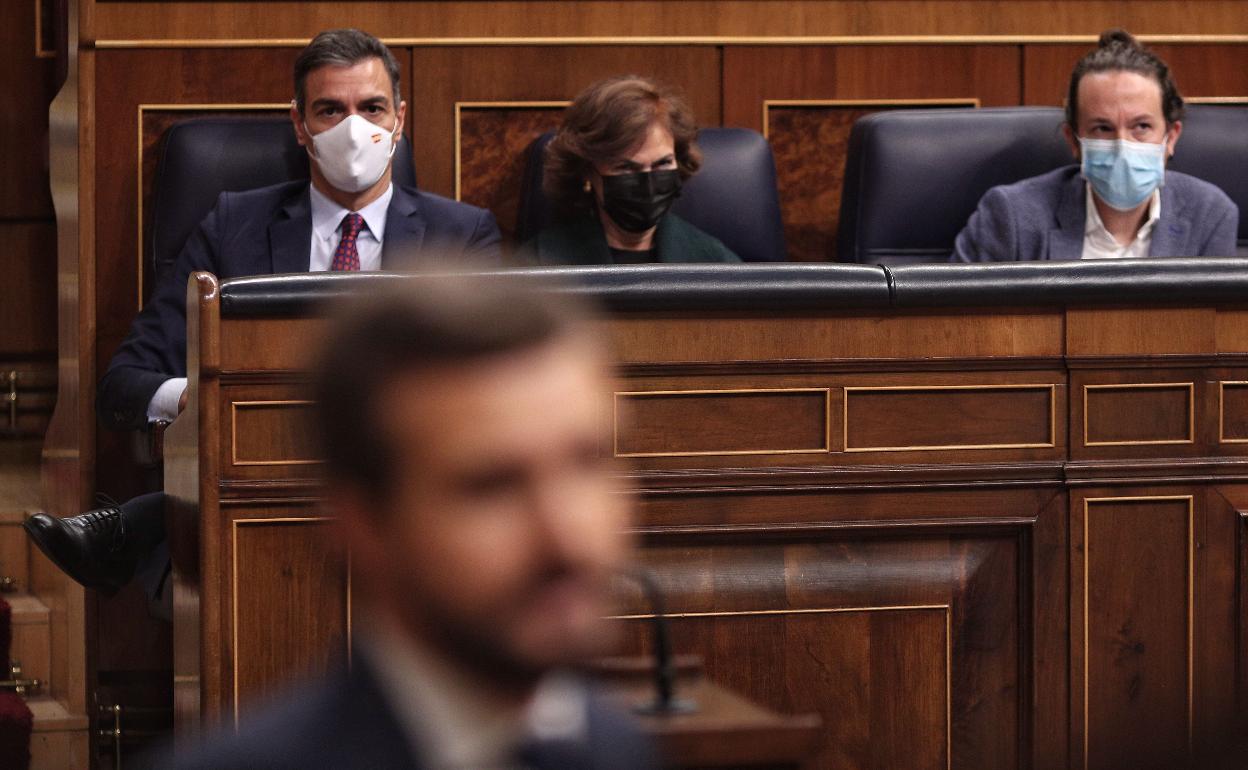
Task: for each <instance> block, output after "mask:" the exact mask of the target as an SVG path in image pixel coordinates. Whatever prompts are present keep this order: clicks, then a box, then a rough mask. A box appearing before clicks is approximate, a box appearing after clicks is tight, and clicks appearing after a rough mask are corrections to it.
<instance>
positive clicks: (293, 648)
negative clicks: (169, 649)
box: [231, 518, 351, 715]
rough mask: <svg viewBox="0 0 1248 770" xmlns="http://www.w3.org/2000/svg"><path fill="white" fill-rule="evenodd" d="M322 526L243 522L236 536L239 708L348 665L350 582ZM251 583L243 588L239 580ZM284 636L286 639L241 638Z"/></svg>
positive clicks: (316, 522) (236, 699) (288, 521)
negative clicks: (341, 663) (327, 544)
mask: <svg viewBox="0 0 1248 770" xmlns="http://www.w3.org/2000/svg"><path fill="white" fill-rule="evenodd" d="M326 526H328V525H327V523H326V522H325V521H324V520H316V519H300V518H295V519H239V520H236V521H235V522H234V528H233V547H232V552H233V564H232V572H231V574H232V576H233V578H232V581H231V582H232V585H233V596H232V599H231V601H232V605H233V614H232V621H231V625H232V628H233V631H234V642H233V645H232V650H233V661H232V662H233V667H234V668H233V670H234V700H233V703H234V708H235V715H237V714H238V707H239V704H240V703H245V702H246V701H249V700H263V699H264V697H265V696H272V695H275V694H277V693H278V692H280V691H281V689H282V688H283V687H284V686H288V685H289V683H290V681H291V680H292V679H293V678H295V677H298V676H300V675H305V674H310V673H319V672H323V671H325V670H326V669H327V668H328V667H329V666H330V665H331V664H332V663H333V662H334V661H336V660H337V661H341V660H343V659H345V656H346V654H347V653H348V651H349V646H350V642H349V638H348V636H349V634H350V628H351V614H350V600H349V597H348V590H349V589H348V586H347V582H346V580H345V578H344V576H343V574H342V570H341V568H340V566H339V565H338V564H337V562H336V561H335V560H334V559H333V558H332V557H331V556H330V555H329V553H328V550H327V549H326V547H325V543H324V541H323V538H324V537H325V535H324V534H323V530H324V529H325V527H326ZM240 576H243V577H245V579H246V583H245V584H240V583H239V582H238V578H239V577H240ZM255 628H280V629H283V632H282V633H281V634H255V633H242V631H243V630H244V629H255Z"/></svg>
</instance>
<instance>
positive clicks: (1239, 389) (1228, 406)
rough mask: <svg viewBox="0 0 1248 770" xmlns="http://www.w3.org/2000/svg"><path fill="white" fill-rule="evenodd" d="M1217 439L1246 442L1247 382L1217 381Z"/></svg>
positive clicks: (1247, 424)
mask: <svg viewBox="0 0 1248 770" xmlns="http://www.w3.org/2000/svg"><path fill="white" fill-rule="evenodd" d="M1218 441H1219V442H1222V443H1227V444H1232V443H1234V444H1241V443H1248V382H1242V381H1237V382H1219V383H1218Z"/></svg>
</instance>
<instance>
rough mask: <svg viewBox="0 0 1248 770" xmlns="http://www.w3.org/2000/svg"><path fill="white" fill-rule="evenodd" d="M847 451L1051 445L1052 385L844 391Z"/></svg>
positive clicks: (1053, 437)
mask: <svg viewBox="0 0 1248 770" xmlns="http://www.w3.org/2000/svg"><path fill="white" fill-rule="evenodd" d="M844 403H845V420H844V426H845V444H844V446H845V451H846V452H866V451H881V450H884V451H899V450H916V449H1005V448H1020V447H1051V446H1054V445H1055V443H1056V441H1057V429H1056V426H1055V424H1054V420H1055V419H1056V411H1057V404H1056V394H1055V388H1054V387H1053V386H1051V385H1021V386H987V385H984V386H980V385H952V386H946V387H929V388H924V387H910V386H894V387H884V388H871V387H862V388H857V387H855V388H846V389H845V402H844Z"/></svg>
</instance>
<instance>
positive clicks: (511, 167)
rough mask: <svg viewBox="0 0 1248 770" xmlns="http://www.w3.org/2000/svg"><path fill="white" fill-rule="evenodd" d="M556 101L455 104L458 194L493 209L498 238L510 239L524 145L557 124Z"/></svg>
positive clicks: (559, 111) (559, 110) (510, 242)
mask: <svg viewBox="0 0 1248 770" xmlns="http://www.w3.org/2000/svg"><path fill="white" fill-rule="evenodd" d="M562 115H563V108H562V107H519V106H516V107H503V106H499V107H489V106H484V107H468V106H465V107H461V108H460V111H459V147H458V152H459V164H458V169H459V172H458V177H457V179H456V181H457V183H458V189H459V199H460V200H462V201H464V202H465V203H471V204H472V205H474V206H480V207H481V208H484V209H489V210H490V211H492V212H494V218H495V219H497V220H498V229H499V230H501V231H502V233H503V239H504V241H505V242H506V243H507V244H508V245H510V246H517V245H519V244H516V243H515V242H514V241H515V231H516V216H517V214H518V212H519V209H520V186H521V185H520V182H521V176H522V175H523V174H524V163H525V150H526V149H527V148H528V146H529V144H531V143H532V142H533V140H534V139H536V138H537V137H539V136H541V135H542V134H543V133H545V132H546V131H552V130H554V129H555V128H557V127H558V126H559V122H560V119H561V117H562Z"/></svg>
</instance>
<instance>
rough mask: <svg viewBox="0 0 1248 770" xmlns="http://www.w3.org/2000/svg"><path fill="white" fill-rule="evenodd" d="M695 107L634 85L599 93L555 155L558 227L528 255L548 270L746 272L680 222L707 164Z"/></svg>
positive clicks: (586, 102) (554, 147)
mask: <svg viewBox="0 0 1248 770" xmlns="http://www.w3.org/2000/svg"><path fill="white" fill-rule="evenodd" d="M697 134H698V129H697V126H696V124H695V123H694V120H693V114H692V113H691V111H690V110H689V107H688V105H686V104H685V102H684V101H683V100H682V99H681V98H680V97H679V96H678V95H677V94H676V93H675V92H673V91H672V90H671V89H669V88H666V87H664V86H662V85H659V84H658V83H655V82H654V81H652V80H649V79H646V78H642V77H637V76H633V75H628V76H623V77H615V78H611V79H608V80H604V81H601V82H599V83H595V84H594V85H592V86H590V87H589V88H587V89H586V90H585V91H583V92H581V94H580V95H579V96H577V97H576V99H575V100H574V101H573V102H572V105H571V106H570V107H568V110H567V112H566V113H565V114H564V119H563V125H562V126H560V128H559V132H558V133H557V134H556V135H555V138H554V139H552V140H551V142H550V144H549V145H548V146H547V148H546V159H545V171H544V173H545V178H544V187H545V190H546V195H547V196H548V197H549V198H550V199H551V201H552V203H553V204H554V207H555V210H556V217H557V219H556V222H555V224H553V225H551V226H550V227H547V228H546V229H544V230H542V231H541V232H540V233H538V235H537V237H535V238H534V239H533V240H531V241H529V242H528V243H527V244H525V245H524V247H522V249H521V252H522V258H525V259H527V260H528V261H531V262H537V263H540V264H548V265H588V264H630V263H640V262H740V261H741V260H740V258H739V257H738V256H737V255H736V254H734V253H732V251H731V250H729V249H728V247H726V246H724V244H722V243H720V242H719V240H717V239H716V238H714V237H712V236H710V235H707V234H706V233H704V232H702V231H701V230H699V229H698V228H696V227H694V226H693V225H691V224H689V223H688V222H686V221H684V220H683V219H681V218H680V217H678V216H676V215H675V214H672V213H671V212H670V211H669V209H670V208H671V206H672V203H673V202H675V200H676V198H677V197H678V196H679V195H680V188H681V185H682V184H683V182H684V181H685V180H686V179H688V178H689V177H691V176H693V175H694V174H695V173H697V171H698V168H699V167H700V166H701V165H702V156H701V153H699V152H698V147H697V141H696V140H697Z"/></svg>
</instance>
